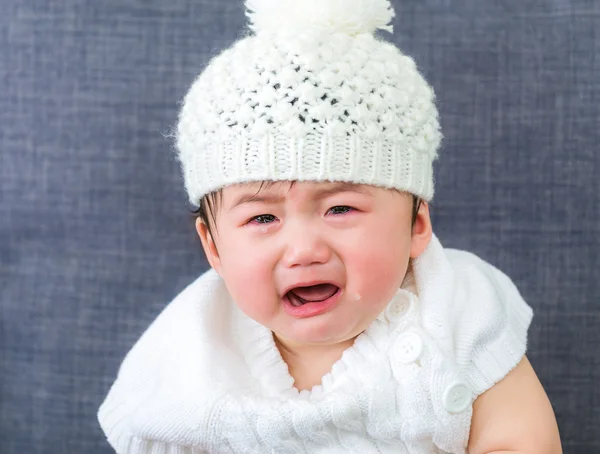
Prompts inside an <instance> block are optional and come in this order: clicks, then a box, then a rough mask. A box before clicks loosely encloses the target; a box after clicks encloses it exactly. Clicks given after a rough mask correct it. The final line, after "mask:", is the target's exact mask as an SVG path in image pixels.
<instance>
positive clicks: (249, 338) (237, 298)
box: [98, 0, 562, 454]
mask: <svg viewBox="0 0 600 454" xmlns="http://www.w3.org/2000/svg"><path fill="white" fill-rule="evenodd" d="M246 8H247V11H248V13H247V14H248V16H249V19H250V28H251V29H252V32H253V33H251V34H249V35H248V36H246V37H245V38H243V39H241V40H239V41H238V42H236V43H235V44H234V45H233V46H232V47H231V48H229V49H227V50H225V51H223V52H222V53H221V54H220V55H218V56H216V57H215V58H213V59H212V60H211V62H210V64H209V65H208V67H207V68H206V69H205V71H204V72H203V73H202V74H200V76H199V77H198V78H197V80H196V81H195V82H194V83H193V85H192V87H191V89H190V91H189V93H188V94H187V95H186V97H185V100H184V103H183V106H182V110H181V113H180V117H179V123H178V126H177V130H176V133H175V136H176V139H177V158H178V159H179V161H180V163H181V169H182V173H183V178H184V181H185V187H186V190H187V194H188V196H189V200H190V202H191V203H192V204H193V205H194V206H196V207H198V211H197V214H198V217H197V222H196V228H197V232H198V235H199V237H200V240H201V243H202V246H203V248H204V251H205V253H206V257H207V259H208V262H209V263H210V265H211V269H210V270H209V271H207V272H206V273H205V274H203V275H202V276H200V277H199V278H198V279H196V280H195V281H194V282H192V283H191V284H190V285H189V286H188V287H187V288H185V289H184V290H183V291H182V292H181V293H180V294H179V295H178V296H177V297H176V298H175V299H174V300H173V301H172V302H171V303H170V304H169V305H168V306H167V307H166V308H165V309H164V311H163V312H162V313H161V314H160V315H159V316H158V317H157V319H156V320H155V321H154V322H153V323H152V324H151V326H150V327H149V328H148V329H147V330H146V332H145V333H144V334H143V335H142V336H141V338H140V339H139V340H138V342H137V343H136V344H135V345H134V347H133V348H132V350H131V351H130V352H129V353H128V354H127V356H126V357H125V359H124V361H123V363H122V365H121V367H120V369H119V373H118V377H117V379H116V381H115V383H114V384H113V386H112V387H111V389H110V391H109V393H108V396H107V397H106V399H105V401H104V402H103V404H102V406H101V407H100V409H99V413H98V418H99V421H100V424H101V427H102V429H103V430H104V432H105V434H106V436H107V438H108V442H109V443H110V444H111V446H112V447H113V448H114V449H115V450H116V452H117V453H119V454H126V453H127V454H142V453H161V454H163V453H164V454H167V453H169V454H184V453H185V454H192V453H194V454H196V453H197V454H199V453H348V452H353V453H367V454H368V453H411V454H417V453H422V454H429V453H455V454H459V453H465V452H469V453H472V454H479V453H492V452H493V453H507V452H511V453H514V452H519V453H530V454H556V453H560V452H562V451H561V446H560V439H559V434H558V428H557V424H556V420H555V417H554V413H553V411H552V407H551V405H550V403H549V401H548V398H547V396H546V394H545V392H544V390H543V388H542V386H541V384H540V382H539V381H538V379H537V377H536V374H535V372H534V371H533V369H532V367H531V365H530V363H529V362H528V360H527V358H526V356H525V352H526V346H527V331H528V328H529V326H530V324H531V320H532V317H533V311H532V309H531V307H530V306H529V305H528V304H527V303H526V302H525V301H524V300H523V298H522V297H521V294H520V293H519V291H518V290H517V288H516V287H515V285H514V284H513V282H512V281H511V280H510V279H509V277H508V276H507V275H505V274H504V273H503V272H501V271H500V270H499V269H497V268H495V267H494V266H492V265H491V264H489V263H487V262H485V261H484V260H482V259H480V258H479V257H477V256H476V255H474V254H471V253H469V252H466V251H461V250H455V249H449V248H444V247H443V246H442V244H441V243H440V241H439V240H438V238H437V237H436V236H435V234H434V233H433V231H432V225H431V220H430V217H429V202H431V200H432V197H433V192H434V181H433V171H432V164H433V161H434V160H435V159H436V158H437V156H438V148H439V146H440V142H441V137H442V136H441V132H440V127H439V123H438V113H437V109H436V106H435V102H434V101H435V95H434V92H433V90H432V88H431V87H430V86H429V85H428V83H427V82H426V81H425V80H424V78H423V77H422V76H421V74H420V73H419V71H418V70H417V67H416V65H415V63H414V60H413V59H411V58H410V57H408V56H406V55H404V54H403V53H402V52H401V51H400V50H399V49H398V48H397V47H396V46H394V45H393V44H391V43H388V42H385V41H383V40H382V39H380V38H378V37H376V35H375V32H376V30H377V29H383V30H387V31H390V32H391V31H392V28H391V26H389V23H390V21H391V19H392V18H393V16H394V12H393V10H392V7H391V5H390V4H389V2H388V1H387V0H371V1H364V0H343V1H342V0H303V1H297V0H247V1H246Z"/></svg>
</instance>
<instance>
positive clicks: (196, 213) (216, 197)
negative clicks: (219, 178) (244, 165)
mask: <svg viewBox="0 0 600 454" xmlns="http://www.w3.org/2000/svg"><path fill="white" fill-rule="evenodd" d="M276 183H283V182H281V181H262V182H261V184H260V187H259V188H258V191H256V193H257V194H258V193H259V192H260V191H262V190H263V188H265V187H266V188H270V187H271V186H273V185H274V184H276ZM295 183H296V182H295V181H291V182H289V184H290V187H289V188H288V190H289V189H291V188H292V187H293V186H294V184H295ZM390 190H392V191H396V192H399V193H402V194H407V195H409V194H410V195H411V196H412V199H413V207H412V218H411V221H410V228H411V231H412V228H413V227H414V226H415V222H416V220H417V213H418V212H419V208H420V207H421V203H422V202H423V199H421V198H420V197H418V196H417V195H415V194H411V193H408V192H403V191H399V190H397V189H390ZM222 199H223V190H222V189H218V190H216V191H213V192H211V193H210V194H208V195H206V196H204V197H203V198H202V200H200V203H199V207H198V208H197V209H196V210H192V212H191V215H192V216H193V217H194V218H200V220H201V221H202V222H203V223H204V224H206V228H207V229H208V233H210V235H211V236H213V234H212V228H213V226H214V228H215V229H216V213H217V210H218V208H219V204H220V203H221V201H222Z"/></svg>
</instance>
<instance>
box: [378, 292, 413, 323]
mask: <svg viewBox="0 0 600 454" xmlns="http://www.w3.org/2000/svg"><path fill="white" fill-rule="evenodd" d="M409 308H410V296H409V295H407V294H405V293H398V294H397V295H396V296H395V297H394V300H393V301H392V302H391V303H390V304H388V306H387V307H386V308H385V311H384V312H385V318H387V320H388V321H389V322H390V323H395V322H397V321H399V320H400V319H401V318H402V317H404V315H405V314H406V313H407V312H408V309H409Z"/></svg>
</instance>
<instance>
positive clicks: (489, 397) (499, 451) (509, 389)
mask: <svg viewBox="0 0 600 454" xmlns="http://www.w3.org/2000/svg"><path fill="white" fill-rule="evenodd" d="M468 452H469V454H503V453H513V454H514V453H523V454H561V453H562V447H561V443H560V436H559V432H558V425H557V423H556V418H555V416H554V411H553V410H552V406H551V405H550V401H549V400H548V396H547V395H546V392H545V391H544V388H543V387H542V384H541V383H540V381H539V380H538V377H537V375H536V373H535V371H534V370H533V367H531V364H530V363H529V360H528V359H527V357H526V356H524V357H523V359H522V360H521V362H520V363H519V364H518V365H517V367H515V368H514V369H513V370H512V371H511V372H510V373H509V374H508V375H507V376H506V377H504V378H503V379H502V380H501V381H499V382H498V383H496V384H495V385H494V386H492V387H491V388H490V389H489V390H487V391H486V392H484V393H483V394H481V395H480V396H479V397H478V398H477V399H476V400H475V402H474V404H473V420H472V424H471V434H470V438H469V446H468Z"/></svg>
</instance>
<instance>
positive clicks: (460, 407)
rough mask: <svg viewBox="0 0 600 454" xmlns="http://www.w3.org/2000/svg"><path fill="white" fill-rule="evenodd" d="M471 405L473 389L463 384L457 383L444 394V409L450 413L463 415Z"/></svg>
mask: <svg viewBox="0 0 600 454" xmlns="http://www.w3.org/2000/svg"><path fill="white" fill-rule="evenodd" d="M469 405H471V389H470V388H469V386H468V385H467V384H465V383H462V382H456V383H453V384H452V385H450V386H448V388H446V391H445V392H444V407H445V408H446V410H448V411H449V412H450V413H461V412H463V411H465V410H466V409H467V408H468V407H469Z"/></svg>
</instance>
